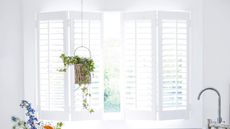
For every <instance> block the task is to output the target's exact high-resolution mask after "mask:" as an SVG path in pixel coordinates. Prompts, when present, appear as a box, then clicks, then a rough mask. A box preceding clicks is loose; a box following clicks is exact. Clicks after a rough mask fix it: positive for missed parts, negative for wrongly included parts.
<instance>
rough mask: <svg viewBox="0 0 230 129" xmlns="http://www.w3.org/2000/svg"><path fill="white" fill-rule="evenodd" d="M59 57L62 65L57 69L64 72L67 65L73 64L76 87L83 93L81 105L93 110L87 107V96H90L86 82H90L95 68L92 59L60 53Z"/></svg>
mask: <svg viewBox="0 0 230 129" xmlns="http://www.w3.org/2000/svg"><path fill="white" fill-rule="evenodd" d="M60 58H61V59H62V61H63V64H64V67H63V68H61V69H59V70H58V71H59V72H66V71H67V69H68V68H69V66H71V65H74V69H75V84H78V86H79V88H78V89H80V90H81V92H82V93H83V100H82V106H83V108H84V109H86V110H88V111H89V112H90V113H92V112H94V110H93V109H92V108H90V107H89V103H88V101H87V98H89V97H90V96H91V94H90V93H89V89H88V85H87V84H89V83H91V73H92V72H93V71H94V69H95V66H94V61H93V60H92V59H91V58H83V57H79V56H66V55H65V54H61V56H60Z"/></svg>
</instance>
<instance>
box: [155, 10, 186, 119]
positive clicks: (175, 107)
mask: <svg viewBox="0 0 230 129" xmlns="http://www.w3.org/2000/svg"><path fill="white" fill-rule="evenodd" d="M188 32H189V29H188V14H187V13H172V12H171V13H167V12H160V13H159V55H160V58H159V60H160V61H159V64H160V74H159V78H160V112H159V119H184V118H187V115H188V111H187V108H188V107H187V105H188V92H187V91H188Z"/></svg>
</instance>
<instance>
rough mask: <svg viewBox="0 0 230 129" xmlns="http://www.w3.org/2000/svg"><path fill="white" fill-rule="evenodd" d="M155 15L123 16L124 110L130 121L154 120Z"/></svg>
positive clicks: (150, 13) (149, 13)
mask: <svg viewBox="0 0 230 129" xmlns="http://www.w3.org/2000/svg"><path fill="white" fill-rule="evenodd" d="M154 28H155V17H154V12H146V13H145V12H144V13H126V14H124V15H123V29H124V30H123V32H124V45H123V46H124V50H123V51H124V77H123V79H124V99H125V100H124V106H125V116H126V118H127V119H155V87H156V85H155V72H154V71H155V63H154V61H155V40H154V37H153V36H154V35H153V34H154V33H155V30H154Z"/></svg>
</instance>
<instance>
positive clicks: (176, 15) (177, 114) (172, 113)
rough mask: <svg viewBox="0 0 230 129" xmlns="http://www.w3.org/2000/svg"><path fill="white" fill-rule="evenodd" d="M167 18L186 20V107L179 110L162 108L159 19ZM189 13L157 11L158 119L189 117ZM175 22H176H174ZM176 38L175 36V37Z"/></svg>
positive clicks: (160, 27) (160, 24)
mask: <svg viewBox="0 0 230 129" xmlns="http://www.w3.org/2000/svg"><path fill="white" fill-rule="evenodd" d="M163 19H167V20H186V24H187V27H186V33H187V35H186V36H187V42H186V43H187V44H186V48H187V51H186V52H187V56H186V57H187V58H186V60H187V62H186V63H187V67H186V71H187V83H186V84H187V87H186V89H187V90H186V99H187V100H186V109H184V110H180V109H175V110H168V111H164V110H163V77H162V75H163V71H162V69H163V65H162V60H163V59H162V57H163V56H162V49H163V47H162V40H161V36H162V35H161V33H163V32H162V22H161V20H163ZM189 19H190V17H189V13H188V12H166V11H159V12H158V26H159V27H158V40H159V45H158V46H159V61H158V62H159V116H158V117H159V120H173V119H188V118H189V109H188V105H189V84H190V83H189V81H190V76H189V68H190V66H189V36H190V35H189V34H190V32H189V31H190V29H189ZM176 24H177V23H176ZM176 29H177V28H176ZM176 40H177V38H176Z"/></svg>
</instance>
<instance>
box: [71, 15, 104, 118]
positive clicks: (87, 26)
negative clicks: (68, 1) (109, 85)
mask: <svg viewBox="0 0 230 129" xmlns="http://www.w3.org/2000/svg"><path fill="white" fill-rule="evenodd" d="M70 17H71V46H72V47H71V48H73V49H72V50H71V51H73V50H74V48H77V47H80V46H81V38H82V36H81V34H82V33H81V14H80V13H75V12H71V13H70ZM83 19H84V20H83V25H82V27H83V46H85V47H87V48H89V49H90V50H91V56H92V59H93V60H94V62H95V70H94V73H93V75H92V78H91V79H92V80H91V81H92V82H91V84H89V85H88V87H89V89H90V93H91V97H90V98H89V99H88V102H89V104H90V107H92V108H93V109H94V111H95V112H94V113H92V114H90V113H89V112H88V111H86V110H85V109H83V106H82V94H81V91H80V89H79V90H76V89H77V88H78V85H76V84H74V83H71V84H72V85H71V88H72V119H73V120H84V119H99V118H100V117H101V116H102V112H103V88H104V87H103V86H104V84H103V79H104V78H103V77H104V75H103V65H102V64H103V62H102V53H101V52H102V15H101V13H84V14H83ZM81 52H82V53H85V54H87V57H88V55H89V54H88V52H87V51H85V49H78V50H77V51H76V55H78V54H80V55H81ZM71 82H74V81H71Z"/></svg>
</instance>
